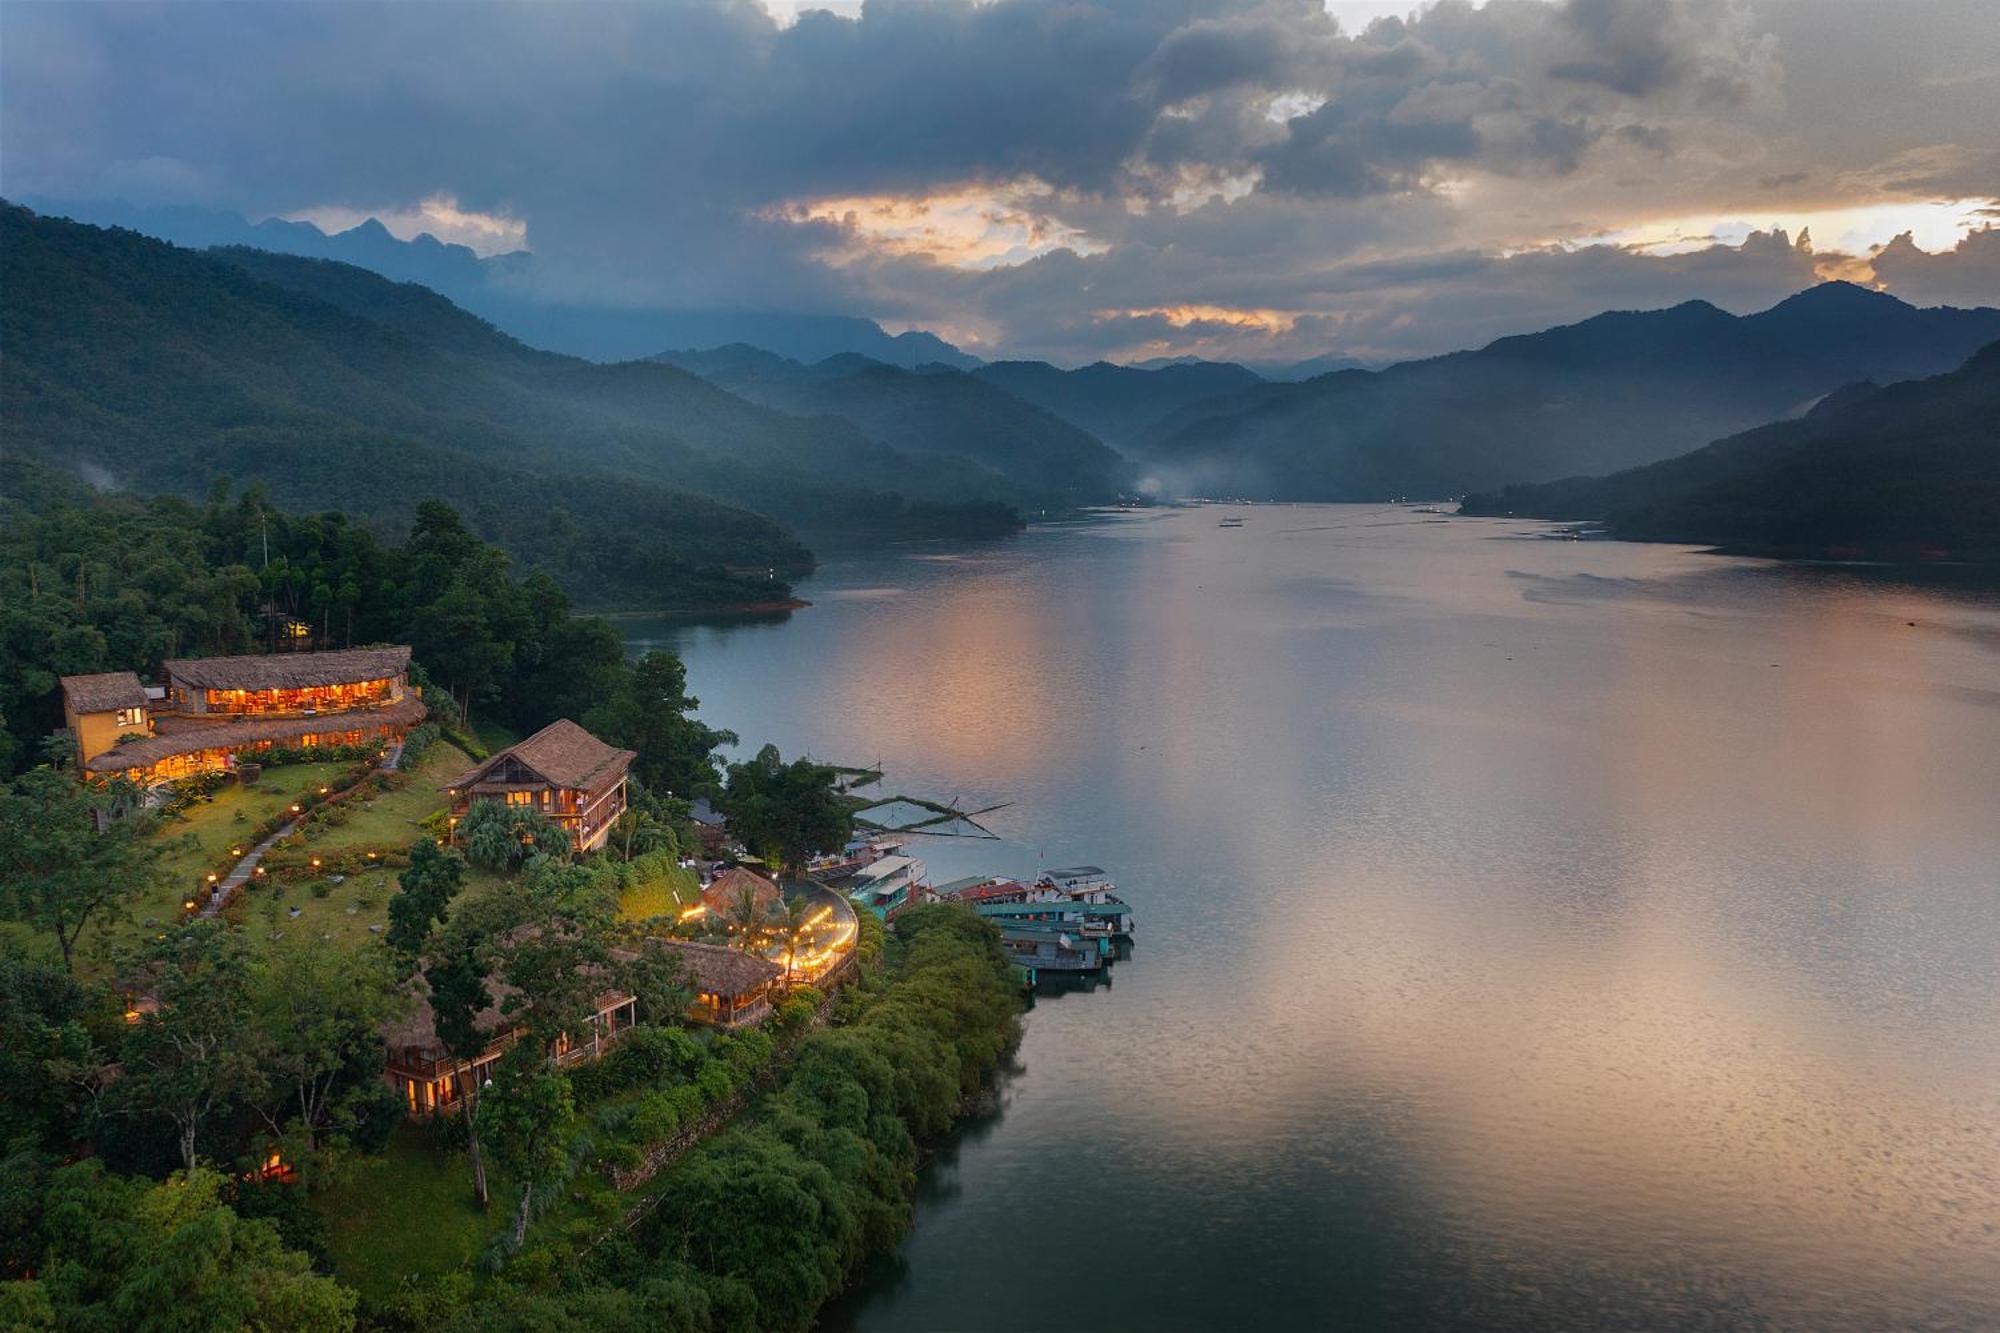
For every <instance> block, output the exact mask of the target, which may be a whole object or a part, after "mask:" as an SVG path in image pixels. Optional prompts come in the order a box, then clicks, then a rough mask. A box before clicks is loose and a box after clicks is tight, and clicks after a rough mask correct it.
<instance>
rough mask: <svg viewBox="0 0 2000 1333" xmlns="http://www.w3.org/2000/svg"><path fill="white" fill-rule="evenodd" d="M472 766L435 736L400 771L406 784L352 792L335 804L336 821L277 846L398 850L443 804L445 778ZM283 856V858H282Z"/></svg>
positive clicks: (333, 851)
mask: <svg viewBox="0 0 2000 1333" xmlns="http://www.w3.org/2000/svg"><path fill="white" fill-rule="evenodd" d="M470 767H472V760H471V759H470V758H468V757H467V756H466V754H465V752H464V751H463V750H461V749H459V748H458V747H457V746H455V745H450V744H447V743H445V742H443V741H440V742H439V743H437V744H436V745H433V746H432V747H431V749H430V753H428V754H426V755H425V756H424V759H423V763H421V764H420V765H418V766H417V767H416V768H415V769H413V770H411V771H410V772H409V773H407V774H405V776H406V777H407V778H408V779H409V782H408V785H406V786H404V787H402V788H401V789H399V790H397V791H387V792H382V793H379V794H377V795H374V796H353V797H349V798H348V799H347V800H345V801H342V802H341V803H340V804H339V806H337V807H335V808H336V809H338V810H339V811H340V812H341V814H342V815H343V816H344V819H343V820H342V822H340V823H338V824H329V825H327V826H326V827H324V828H321V829H319V830H317V831H308V832H303V833H300V834H299V835H297V837H296V838H295V839H294V840H293V841H291V842H288V843H285V844H283V845H282V846H283V850H287V851H289V850H293V849H295V848H297V849H306V850H308V851H309V852H310V853H311V854H312V855H316V856H324V857H327V858H329V859H331V858H332V857H334V856H337V855H340V854H341V853H344V852H384V853H387V852H392V851H394V852H400V851H403V850H405V849H406V848H408V847H409V845H410V844H411V843H413V842H415V841H416V840H417V839H418V838H419V837H421V836H423V832H424V829H423V822H424V820H426V819H428V818H429V817H430V816H432V815H434V814H436V813H437V812H438V811H440V810H442V809H444V808H445V804H446V799H447V798H446V796H445V793H444V785H445V783H447V782H449V781H451V779H453V778H455V777H457V776H458V775H459V774H460V773H463V772H464V771H465V770H466V769H468V768H470ZM287 859H289V858H287Z"/></svg>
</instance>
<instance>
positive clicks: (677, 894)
mask: <svg viewBox="0 0 2000 1333" xmlns="http://www.w3.org/2000/svg"><path fill="white" fill-rule="evenodd" d="M700 901H701V880H700V878H699V877H697V876H696V874H695V873H694V871H692V870H683V869H681V868H680V867H679V866H675V867H673V868H672V869H671V870H669V871H668V872H667V874H666V875H664V876H662V877H661V878H659V879H656V880H653V881H652V882H651V883H648V884H635V885H633V886H632V887H631V888H629V889H627V890H625V895H624V897H622V898H620V899H619V901H618V915H619V916H620V917H622V918H623V919H625V920H627V921H646V920H650V919H651V918H653V917H656V916H672V917H677V916H679V915H680V912H681V909H682V908H683V907H690V906H692V905H694V904H695V903H698V902H700Z"/></svg>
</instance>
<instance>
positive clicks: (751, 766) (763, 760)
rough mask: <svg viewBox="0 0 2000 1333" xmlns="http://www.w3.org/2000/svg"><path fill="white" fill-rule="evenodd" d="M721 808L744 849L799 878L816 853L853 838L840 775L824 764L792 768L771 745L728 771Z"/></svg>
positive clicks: (800, 762) (851, 815)
mask: <svg viewBox="0 0 2000 1333" xmlns="http://www.w3.org/2000/svg"><path fill="white" fill-rule="evenodd" d="M722 809H723V812H724V813H725V814H727V815H728V816H729V828H730V831H731V832H733V833H734V834H736V836H737V837H739V838H741V839H742V840H743V842H744V843H745V845H747V846H749V847H752V848H755V849H756V850H757V851H758V852H759V853H760V854H761V855H764V856H765V857H767V858H768V859H771V860H775V861H776V862H778V863H779V864H780V865H781V866H782V867H783V868H784V869H785V870H786V871H787V872H790V873H793V874H797V873H800V872H802V871H803V870H804V868H805V863H806V861H807V859H808V858H809V857H811V856H812V855H813V853H815V852H830V851H835V850H837V849H839V848H841V847H843V846H845V845H846V843H847V840H848V839H849V838H850V837H852V836H853V835H854V813H853V811H852V810H851V809H849V807H848V806H847V804H846V803H845V802H844V801H843V800H842V799H841V796H840V789H839V775H838V774H837V773H835V771H834V770H833V769H831V768H829V767H827V766H826V765H824V764H815V763H813V762H812V761H811V760H809V759H796V760H793V761H792V762H791V763H789V764H787V763H785V762H784V760H783V759H782V758H780V757H779V755H778V747H777V746H775V745H767V746H765V747H764V748H763V749H761V750H759V751H758V752H757V757H756V758H754V759H752V760H751V761H750V762H749V763H747V764H732V765H730V767H729V785H728V787H727V788H725V789H724V791H723V796H722Z"/></svg>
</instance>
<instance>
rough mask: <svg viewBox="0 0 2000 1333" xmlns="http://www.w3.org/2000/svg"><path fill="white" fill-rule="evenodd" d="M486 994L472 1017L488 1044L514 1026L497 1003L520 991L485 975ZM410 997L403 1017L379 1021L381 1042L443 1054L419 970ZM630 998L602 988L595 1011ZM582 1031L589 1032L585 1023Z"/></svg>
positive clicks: (433, 1056)
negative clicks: (485, 1002)
mask: <svg viewBox="0 0 2000 1333" xmlns="http://www.w3.org/2000/svg"><path fill="white" fill-rule="evenodd" d="M486 994H487V995H488V996H489V997H490V998H491V1000H492V1003H491V1004H489V1005H487V1006H486V1007H485V1008H484V1009H481V1010H480V1011H479V1015H478V1017H477V1018H475V1019H474V1020H473V1021H474V1023H475V1025H476V1026H477V1027H478V1028H479V1030H480V1031H481V1032H483V1033H485V1034H486V1041H487V1045H489V1046H491V1045H492V1044H493V1043H494V1042H495V1041H498V1040H500V1039H502V1038H504V1037H507V1036H510V1035H512V1034H513V1033H514V1032H515V1031H516V1030H517V1029H516V1027H515V1025H514V1024H513V1023H512V1022H510V1021H509V1020H508V1019H507V1017H506V1015H504V1014H502V1013H501V1012H500V1006H501V1005H503V1004H505V1003H506V1002H507V1001H508V999H509V998H511V997H512V996H515V995H518V994H520V991H519V989H518V988H516V987H514V986H510V985H508V984H507V983H506V982H504V981H501V980H499V979H498V978H497V977H488V978H487V979H486ZM410 997H411V1000H412V1001H413V1003H412V1004H411V1005H410V1008H409V1010H408V1012H406V1013H405V1014H404V1015H403V1017H401V1018H399V1019H396V1020H394V1021H393V1022H389V1023H384V1024H383V1025H382V1027H381V1029H380V1030H381V1033H382V1042H383V1044H384V1045H386V1046H387V1047H388V1048H389V1050H390V1052H391V1053H392V1054H394V1055H398V1056H401V1057H402V1058H403V1059H406V1060H408V1059H417V1060H442V1059H444V1058H446V1057H447V1056H449V1055H450V1054H451V1052H450V1051H447V1050H446V1049H445V1048H444V1043H443V1042H442V1041H440V1040H439V1039H438V1034H437V1012H436V1011H435V1010H433V1009H432V1008H431V988H430V984H429V983H428V982H426V981H425V980H424V975H423V973H421V972H419V973H417V975H416V976H415V977H413V978H411V981H410ZM631 998H632V997H631V996H630V995H627V994H626V993H625V992H623V991H617V990H608V991H602V992H600V993H599V994H598V996H597V1012H599V1013H600V1014H601V1013H603V1012H604V1011H605V1010H607V1009H615V1008H617V1007H618V1006H619V1005H621V1004H624V1003H625V1002H626V1001H627V1000H630V999H631ZM584 1033H585V1035H588V1034H589V1028H588V1027H587V1026H586V1027H585V1029H584Z"/></svg>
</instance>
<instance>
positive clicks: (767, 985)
mask: <svg viewBox="0 0 2000 1333" xmlns="http://www.w3.org/2000/svg"><path fill="white" fill-rule="evenodd" d="M647 945H648V947H649V948H653V949H657V950H659V951H660V952H661V953H663V954H666V955H668V956H670V957H673V958H678V959H679V960H680V961H681V962H682V963H683V964H684V965H685V966H686V967H687V971H688V979H689V983H690V984H691V985H692V986H693V988H694V993H695V998H694V1004H693V1005H692V1006H690V1007H689V1009H688V1017H689V1018H691V1019H693V1020H694V1021H695V1022H697V1023H707V1024H709V1025H711V1026H714V1027H720V1028H740V1027H754V1026H755V1025H757V1024H759V1023H761V1022H763V1021H764V1020H765V1019H767V1018H769V1017H770V1016H771V994H772V992H773V991H774V990H775V989H776V988H777V984H778V980H779V978H781V977H783V976H784V975H785V969H784V967H783V966H782V965H781V964H778V963H774V962H772V961H771V960H770V959H768V958H760V957H758V956H757V955H756V954H753V953H745V952H744V951H743V950H741V949H725V948H723V947H722V946H721V945H719V944H695V943H692V942H690V941H688V940H664V939H654V940H649V941H647Z"/></svg>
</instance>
